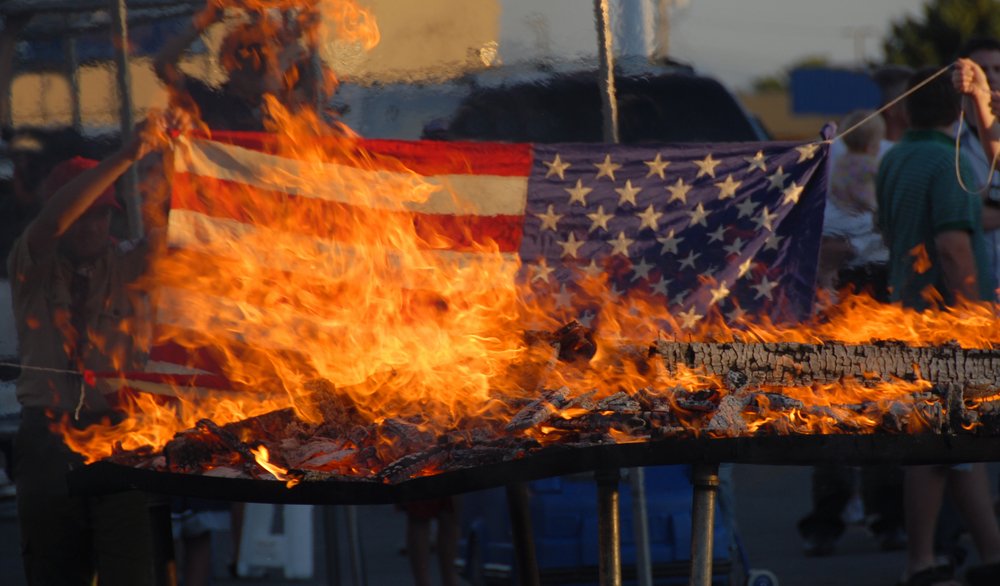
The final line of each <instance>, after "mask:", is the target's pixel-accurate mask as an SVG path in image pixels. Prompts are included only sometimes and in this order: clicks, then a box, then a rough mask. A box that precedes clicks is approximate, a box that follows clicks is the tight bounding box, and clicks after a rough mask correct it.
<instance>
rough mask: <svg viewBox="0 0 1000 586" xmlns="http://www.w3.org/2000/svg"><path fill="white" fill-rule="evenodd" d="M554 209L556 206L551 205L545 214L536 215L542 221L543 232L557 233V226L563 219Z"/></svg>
mask: <svg viewBox="0 0 1000 586" xmlns="http://www.w3.org/2000/svg"><path fill="white" fill-rule="evenodd" d="M554 208H555V206H553V205H552V204H549V209H548V210H546V211H545V213H544V214H535V215H536V216H538V218H539V219H540V220H541V221H542V230H552V231H553V232H555V231H556V230H557V229H558V228H556V224H558V223H559V220H561V219H562V215H561V214H557V213H556V212H555V209H554Z"/></svg>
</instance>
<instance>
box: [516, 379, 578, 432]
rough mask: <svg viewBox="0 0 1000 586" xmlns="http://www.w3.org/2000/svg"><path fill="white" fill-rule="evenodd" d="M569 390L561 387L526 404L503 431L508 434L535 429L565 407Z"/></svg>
mask: <svg viewBox="0 0 1000 586" xmlns="http://www.w3.org/2000/svg"><path fill="white" fill-rule="evenodd" d="M568 397H569V389H567V388H566V387H562V388H559V389H556V390H554V391H548V392H547V393H545V394H544V395H543V396H542V397H540V398H539V399H536V400H534V401H532V402H530V403H528V404H527V405H526V406H525V407H524V408H523V409H521V410H520V411H519V412H518V413H517V415H515V416H514V417H513V418H512V419H511V420H510V423H508V424H507V426H506V427H505V429H506V430H507V431H509V432H513V431H523V430H525V429H528V428H530V427H535V426H536V425H538V424H539V423H541V422H543V421H545V420H546V419H548V418H549V417H551V416H552V415H553V414H555V413H557V412H558V411H559V410H560V409H562V408H563V407H565V406H566V403H567V401H568V399H567V398H568Z"/></svg>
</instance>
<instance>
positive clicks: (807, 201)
mask: <svg viewBox="0 0 1000 586" xmlns="http://www.w3.org/2000/svg"><path fill="white" fill-rule="evenodd" d="M826 153H827V147H826V146H825V145H824V144H822V143H809V144H788V143H729V144H691V145H651V146H609V145H584V144H561V145H559V144H557V145H547V146H536V147H534V162H533V164H532V172H531V178H530V179H529V182H528V194H527V206H526V210H525V216H524V236H523V240H522V242H521V246H520V256H521V258H522V260H523V261H524V265H525V269H526V274H525V275H524V276H525V278H526V279H527V280H528V281H529V282H530V283H531V284H532V285H533V287H534V289H535V290H536V291H538V292H539V294H542V295H553V296H554V297H555V299H556V305H557V306H559V307H561V308H562V309H565V310H567V311H570V312H580V311H583V315H582V316H581V319H583V320H584V321H588V320H589V319H590V318H591V317H593V312H588V311H587V310H585V309H582V308H581V305H585V304H586V302H583V303H581V302H580V301H579V298H578V295H577V294H578V292H579V290H580V289H579V287H578V283H579V281H580V279H581V277H585V276H589V277H594V276H599V275H604V276H606V278H607V279H608V285H609V286H608V288H607V289H606V292H607V294H608V295H610V296H611V297H619V296H622V297H625V296H628V295H635V294H643V295H644V296H645V297H646V298H647V299H651V300H653V301H655V302H658V303H659V304H662V306H664V307H668V308H669V309H670V310H671V313H672V314H673V315H675V316H677V318H678V321H679V323H680V325H681V326H682V327H684V328H687V329H690V328H693V327H694V326H696V325H697V323H698V322H699V321H700V320H701V319H703V318H704V317H705V316H706V315H708V314H709V312H710V311H716V312H720V313H722V314H723V315H724V316H726V317H728V318H730V319H735V318H739V317H741V316H743V314H745V313H767V314H771V315H772V316H775V315H780V316H799V317H801V316H802V315H804V314H805V313H807V312H808V308H809V305H810V303H811V301H812V297H813V289H814V279H815V277H816V258H817V253H818V247H819V239H820V231H821V227H822V217H823V214H822V208H823V199H824V192H825V167H826V165H825V163H824V161H825V160H826Z"/></svg>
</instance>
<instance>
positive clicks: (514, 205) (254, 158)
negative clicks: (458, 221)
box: [174, 139, 528, 216]
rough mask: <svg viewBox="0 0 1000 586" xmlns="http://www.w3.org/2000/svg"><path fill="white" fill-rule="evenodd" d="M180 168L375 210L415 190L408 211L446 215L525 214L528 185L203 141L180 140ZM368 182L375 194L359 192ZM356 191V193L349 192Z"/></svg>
mask: <svg viewBox="0 0 1000 586" xmlns="http://www.w3.org/2000/svg"><path fill="white" fill-rule="evenodd" d="M174 170H175V171H178V172H182V173H191V174H193V175H200V176H203V177H211V178H214V179H220V180H224V181H232V182H235V183H241V184H244V185H248V186H251V187H256V188H258V189H265V190H271V191H277V192H282V193H288V194H292V195H296V196H300V197H309V198H316V199H322V200H326V201H332V202H339V203H345V204H354V205H358V204H364V205H366V206H367V207H372V208H386V209H400V205H401V204H400V201H399V200H398V199H388V198H386V197H385V195H384V194H385V193H387V192H392V193H395V194H397V195H405V194H412V197H413V200H414V201H407V202H405V204H404V205H405V208H406V209H408V210H410V211H415V212H421V213H426V214H444V215H480V216H500V215H504V216H520V215H523V214H524V210H525V205H526V200H527V189H528V178H527V177H526V176H525V177H509V176H497V175H457V174H451V175H438V176H428V177H425V176H420V175H417V174H415V173H410V174H407V173H398V172H393V171H386V170H365V169H359V168H356V167H352V166H350V165H341V164H337V163H318V162H304V161H299V160H296V159H289V158H285V157H279V156H275V155H269V154H267V153H261V152H258V151H254V150H251V149H247V148H243V147H238V146H234V145H229V144H222V143H217V142H212V141H209V140H201V139H195V140H189V139H179V145H178V150H177V152H176V155H175V156H174ZM363 186H364V187H367V188H368V189H370V190H371V193H368V194H364V195H363V196H362V195H357V192H358V190H359V189H360V188H361V187H363ZM350 193H353V194H355V195H353V196H351V195H346V194H350ZM418 194H419V195H418Z"/></svg>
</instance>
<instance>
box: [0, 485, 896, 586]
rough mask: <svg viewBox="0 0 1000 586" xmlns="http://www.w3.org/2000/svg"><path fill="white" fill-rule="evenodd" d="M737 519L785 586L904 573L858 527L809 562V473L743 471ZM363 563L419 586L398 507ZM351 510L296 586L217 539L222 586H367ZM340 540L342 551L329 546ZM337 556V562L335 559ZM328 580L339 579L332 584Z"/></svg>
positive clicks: (10, 520)
mask: <svg viewBox="0 0 1000 586" xmlns="http://www.w3.org/2000/svg"><path fill="white" fill-rule="evenodd" d="M734 476H735V485H736V487H737V503H736V504H737V519H738V523H739V527H740V530H739V533H740V538H741V541H742V544H743V546H744V548H745V550H746V553H747V556H748V558H749V561H750V565H751V566H752V567H756V568H764V569H768V570H770V571H771V572H773V573H774V574H775V575H776V576H777V577H778V578H779V580H780V584H781V585H782V586H827V585H829V586H841V585H846V586H890V585H892V584H894V583H895V582H896V580H897V578H898V576H899V573H900V571H901V569H902V566H903V554H902V553H901V552H893V553H884V552H881V551H879V550H878V548H877V547H876V545H875V543H874V542H873V541H872V540H871V539H869V537H868V535H867V534H866V533H865V532H864V531H863V530H862V529H861V528H859V527H852V528H851V529H850V530H849V531H848V533H847V535H846V536H845V537H844V538H843V540H842V541H841V543H840V544H839V546H838V549H837V551H836V552H835V554H834V555H831V556H829V557H825V558H807V557H804V556H803V555H802V553H801V544H800V543H799V540H798V537H797V535H796V533H795V528H794V526H795V521H796V519H797V518H798V517H799V516H801V515H802V514H803V513H804V512H805V511H806V510H807V508H808V494H809V493H808V491H809V484H808V481H809V469H808V468H801V467H774V466H737V467H736V470H735V475H734ZM355 510H356V513H357V515H358V527H359V533H360V538H361V547H360V553H361V558H363V578H364V580H363V581H360V583H363V584H366V585H370V586H380V585H405V584H410V583H412V580H411V579H410V575H409V569H408V566H407V562H406V558H405V557H404V556H403V555H401V554H400V551H399V549H400V545H401V544H402V540H403V527H404V518H403V515H402V514H401V513H400V512H398V511H396V510H395V509H394V507H392V506H365V507H357V508H356V509H355ZM346 513H347V510H346V508H344V507H333V508H320V507H316V508H315V509H314V511H313V514H314V520H315V524H314V534H315V539H314V540H313V548H314V559H315V564H314V567H315V571H314V574H313V578H312V579H309V580H299V581H289V580H286V579H284V578H282V577H281V576H280V575H277V574H272V575H269V576H266V577H264V578H257V579H244V580H232V579H229V578H228V577H225V563H226V561H227V560H228V548H229V546H228V543H229V541H228V536H226V535H222V534H220V535H217V536H216V539H215V543H216V545H217V552H216V553H217V555H216V560H215V565H216V573H217V577H216V580H215V582H214V584H216V585H217V586H243V585H247V584H250V585H258V586H275V585H278V584H301V585H302V586H312V585H317V586H318V585H327V584H344V585H351V586H354V585H355V584H359V582H355V581H354V579H353V577H352V576H353V573H352V568H351V564H350V559H351V556H350V555H349V552H348V548H347V545H348V543H349V540H348V538H347V534H346V529H345V527H346V523H345V519H346ZM331 514H332V515H334V516H335V517H336V528H337V531H336V532H335V533H334V534H331V533H329V532H328V531H326V527H325V526H324V520H329V519H330V518H331V517H330V515H331ZM333 535H336V541H337V544H336V545H337V547H336V548H333V547H331V548H329V550H328V547H327V543H328V542H331V541H333V540H332V539H331V537H332V536H333ZM0 544H2V546H0V584H3V585H5V586H21V585H23V584H24V583H25V582H24V578H23V574H22V572H21V569H20V564H19V560H18V556H17V545H16V544H17V528H16V519H15V509H14V505H13V501H12V500H4V501H0ZM334 549H336V551H337V555H332V554H331V555H328V553H327V552H328V551H332V550H334ZM327 576H335V578H334V579H328V578H327Z"/></svg>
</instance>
